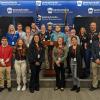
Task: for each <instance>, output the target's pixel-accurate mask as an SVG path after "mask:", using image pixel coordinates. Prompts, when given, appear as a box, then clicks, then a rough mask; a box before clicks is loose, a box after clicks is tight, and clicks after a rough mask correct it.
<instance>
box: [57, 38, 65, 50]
mask: <svg viewBox="0 0 100 100" xmlns="http://www.w3.org/2000/svg"><path fill="white" fill-rule="evenodd" d="M59 38H62V45H63V46H65V43H64V38H63V37H61V36H59V37H58V39H59ZM58 39H57V43H56V47H57V48H58V46H59V44H58Z"/></svg>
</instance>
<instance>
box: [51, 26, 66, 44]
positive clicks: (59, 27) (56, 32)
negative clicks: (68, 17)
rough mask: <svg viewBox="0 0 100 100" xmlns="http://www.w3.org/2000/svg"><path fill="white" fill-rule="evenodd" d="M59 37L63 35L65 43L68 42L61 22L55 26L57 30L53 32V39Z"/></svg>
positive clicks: (55, 39)
mask: <svg viewBox="0 0 100 100" xmlns="http://www.w3.org/2000/svg"><path fill="white" fill-rule="evenodd" d="M58 37H63V38H64V43H66V42H67V37H66V35H65V34H64V33H62V32H61V26H60V25H59V24H57V25H56V26H55V32H53V33H52V34H51V41H57V39H58Z"/></svg>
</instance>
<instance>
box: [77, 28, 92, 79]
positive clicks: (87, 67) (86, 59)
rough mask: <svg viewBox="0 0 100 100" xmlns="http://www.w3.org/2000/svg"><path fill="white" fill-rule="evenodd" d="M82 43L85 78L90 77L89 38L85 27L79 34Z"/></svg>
mask: <svg viewBox="0 0 100 100" xmlns="http://www.w3.org/2000/svg"><path fill="white" fill-rule="evenodd" d="M79 37H80V42H81V46H82V49H83V53H84V55H83V58H84V63H85V67H84V71H83V78H85V77H88V76H89V75H90V62H89V61H90V53H89V49H88V37H87V34H86V29H85V28H84V27H81V28H80V32H79Z"/></svg>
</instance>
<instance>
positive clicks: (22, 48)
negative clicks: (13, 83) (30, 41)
mask: <svg viewBox="0 0 100 100" xmlns="http://www.w3.org/2000/svg"><path fill="white" fill-rule="evenodd" d="M26 51H27V49H26V45H25V43H24V41H23V40H22V39H18V40H17V43H16V46H15V47H14V57H15V71H16V74H17V84H18V87H17V91H20V90H21V81H23V87H22V91H25V90H26V82H27V80H26V67H27V65H26ZM21 77H22V80H21Z"/></svg>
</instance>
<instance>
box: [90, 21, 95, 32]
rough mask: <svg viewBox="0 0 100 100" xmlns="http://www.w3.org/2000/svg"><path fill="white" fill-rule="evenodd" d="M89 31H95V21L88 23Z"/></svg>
mask: <svg viewBox="0 0 100 100" xmlns="http://www.w3.org/2000/svg"><path fill="white" fill-rule="evenodd" d="M90 31H91V32H95V31H96V23H95V22H92V23H91V24H90Z"/></svg>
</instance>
